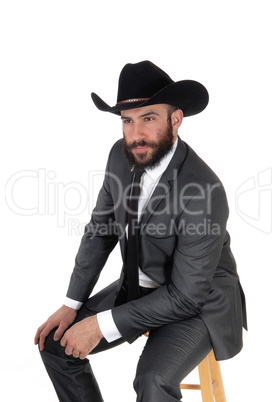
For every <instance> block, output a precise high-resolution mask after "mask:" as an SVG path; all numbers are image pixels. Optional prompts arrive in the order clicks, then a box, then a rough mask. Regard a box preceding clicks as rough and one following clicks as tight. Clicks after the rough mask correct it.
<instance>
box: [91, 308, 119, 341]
mask: <svg viewBox="0 0 277 402" xmlns="http://www.w3.org/2000/svg"><path fill="white" fill-rule="evenodd" d="M97 321H98V325H99V328H100V330H101V332H102V334H103V336H104V338H105V339H106V341H107V342H109V343H110V342H113V341H116V340H117V339H119V338H122V335H121V333H120V332H119V331H118V329H117V326H116V325H115V323H114V320H113V316H112V311H111V310H107V311H102V312H101V313H98V314H97Z"/></svg>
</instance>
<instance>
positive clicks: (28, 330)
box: [0, 0, 277, 402]
mask: <svg viewBox="0 0 277 402" xmlns="http://www.w3.org/2000/svg"><path fill="white" fill-rule="evenodd" d="M276 34H277V32H276V17H275V7H274V1H268V0H263V1H255V0H254V1H243V0H240V1H234V0H233V1H185V0H182V1H171V2H161V1H160V0H159V1H154V0H153V1H151V0H148V1H144V0H141V1H139V2H132V1H123V0H118V1H103V2H101V1H97V2H96V1H82V0H81V1H78V2H77V1H72V0H67V1H60V0H55V1H53V0H48V1H38V0H36V1H30V0H25V1H14V0H9V1H2V2H1V8H0V38H1V49H0V57H1V63H0V66H1V67H0V68H1V74H0V80H1V90H0V97H1V100H0V102H1V104H0V113H1V118H0V125H1V127H0V129H1V151H0V152H1V208H0V210H1V237H2V238H1V249H2V251H1V292H0V295H1V312H2V313H1V343H0V350H1V352H0V355H1V358H0V381H1V387H0V392H1V395H0V398H1V400H3V401H5V402H6V401H20V400H23V399H24V400H28V401H29V402H32V401H35V402H37V401H40V402H50V401H55V400H56V396H55V393H54V391H53V389H52V385H51V383H50V381H49V379H48V377H47V374H46V372H45V371H44V368H43V366H42V363H41V361H40V358H39V355H38V353H37V348H36V347H35V346H33V337H34V334H35V331H36V328H37V327H38V326H39V325H40V324H41V323H42V322H43V321H44V320H45V319H46V318H47V317H48V316H49V315H50V314H51V313H52V312H54V311H55V310H56V309H57V308H58V307H59V306H60V305H61V304H62V303H63V300H64V296H65V293H66V290H67V286H68V281H69V277H70V274H71V270H72V268H73V265H74V257H75V255H76V252H77V249H78V245H79V242H80V238H81V233H82V228H83V224H84V223H86V222H87V221H88V220H89V216H90V211H91V208H92V207H93V205H94V202H95V197H96V195H97V192H98V190H99V186H100V183H101V177H100V176H99V174H98V175H97V176H96V174H95V172H99V171H103V169H104V168H105V164H106V158H107V154H108V151H109V149H110V147H111V145H112V144H113V143H114V142H115V141H116V140H117V139H118V138H120V137H121V135H122V134H121V123H120V120H119V118H118V117H116V116H114V115H110V114H105V113H102V112H100V111H98V110H97V109H96V108H95V106H94V105H93V103H92V102H91V99H90V93H91V92H92V91H94V92H96V93H97V94H99V95H100V96H101V97H102V98H103V99H104V100H105V101H106V102H107V103H109V104H110V105H113V104H114V103H115V101H116V92H117V82H118V76H119V73H120V71H121V69H122V67H123V66H124V65H125V64H126V63H128V62H138V61H142V60H145V59H149V60H151V61H152V62H154V63H155V64H157V65H158V66H159V67H161V68H162V69H163V70H165V71H166V72H167V73H168V74H169V75H170V76H171V77H172V78H173V79H174V80H176V81H177V80H182V79H195V80H198V81H200V82H202V83H203V84H204V85H205V86H206V87H207V88H208V90H209V93H210V103H209V106H208V108H207V109H206V110H205V111H204V112H203V113H202V114H200V115H198V116H194V117H191V118H188V119H185V120H184V123H183V125H182V127H181V130H180V136H181V138H182V139H184V140H185V141H187V142H188V143H189V144H190V145H191V146H192V147H193V148H194V149H195V150H196V151H197V153H198V154H199V155H200V156H201V157H202V158H203V159H204V160H205V161H206V162H207V163H208V164H209V165H210V166H211V167H212V169H213V170H214V171H215V172H216V173H217V174H218V176H219V177H220V178H221V180H222V181H223V183H224V185H225V188H226V192H227V195H228V199H229V206H230V218H229V223H228V229H229V231H230V233H231V238H232V249H233V252H234V254H235V257H236V260H237V263H238V270H239V274H240V278H241V282H242V285H243V287H244V290H245V293H246V296H247V304H248V319H249V332H248V333H245V334H244V341H245V346H244V349H243V351H242V352H241V353H240V354H239V355H238V356H237V357H235V358H234V359H231V360H229V361H224V362H222V363H221V368H222V373H223V379H224V384H225V390H226V394H227V400H228V402H242V401H251V402H256V401H273V400H276V399H275V398H276V394H275V393H274V390H275V388H276V387H275V381H276V378H275V377H276V373H274V371H273V369H272V367H274V359H276V357H277V356H276V347H275V344H276V334H275V330H276V323H275V322H276V318H275V316H276V296H275V294H276V283H275V282H276V273H275V270H276V258H275V250H276V241H275V242H274V236H275V240H276V232H275V230H276V224H274V222H273V218H274V214H272V210H271V207H272V204H273V202H274V197H275V188H276V186H275V177H276V175H275V172H276V166H274V164H275V163H276V162H275V161H274V159H276V157H275V158H274V156H275V149H276V146H275V141H274V137H275V136H276V91H277V85H276V71H277V66H276ZM89 172H90V173H89ZM258 179H259V180H258ZM5 187H6V200H5V198H4V192H5ZM70 214H71V215H70ZM120 264H121V262H120V257H119V252H118V249H116V250H115V252H114V253H113V255H112V256H111V258H110V259H109V261H108V264H107V266H106V268H105V270H104V272H103V275H102V276H101V279H100V281H99V284H98V285H97V289H99V288H101V287H102V286H104V285H105V284H108V283H110V281H112V280H113V279H115V278H117V277H118V275H119V272H120ZM144 343H145V340H144V339H143V338H141V339H139V340H138V341H137V342H135V343H134V344H133V345H131V346H130V345H124V346H122V347H120V348H118V349H117V350H113V351H111V352H107V353H105V354H101V355H99V356H95V357H93V358H90V359H91V362H92V365H93V368H94V371H95V375H96V377H97V378H98V381H99V384H100V387H101V389H102V392H103V396H104V399H105V401H107V402H109V401H120V402H122V401H134V400H135V394H134V391H133V389H132V379H133V377H134V373H135V367H136V361H137V359H138V357H139V355H140V353H141V349H142V347H143V344H144ZM116 362H117V363H116ZM272 363H273V365H272ZM116 364H117V365H116ZM118 365H119V367H118ZM115 367H116V368H115ZM274 374H275V375H274ZM184 395H185V396H186V397H187V398H184V400H191V401H194V400H195V401H197V400H198V401H200V400H201V398H200V394H199V392H195V391H194V393H193V392H192V391H184Z"/></svg>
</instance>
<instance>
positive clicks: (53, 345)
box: [39, 328, 64, 359]
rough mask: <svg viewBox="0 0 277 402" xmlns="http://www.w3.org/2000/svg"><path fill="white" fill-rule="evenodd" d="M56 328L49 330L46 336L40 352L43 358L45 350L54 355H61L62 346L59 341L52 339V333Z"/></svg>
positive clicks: (62, 351)
mask: <svg viewBox="0 0 277 402" xmlns="http://www.w3.org/2000/svg"><path fill="white" fill-rule="evenodd" d="M56 329H57V328H55V329H54V330H53V331H51V332H50V334H49V335H48V336H47V338H46V340H45V344H44V349H43V351H42V352H41V351H40V349H39V351H40V354H41V357H42V359H43V357H44V354H45V352H46V353H48V354H51V355H55V356H62V355H63V353H64V348H63V347H62V346H61V344H60V341H54V334H55V331H56Z"/></svg>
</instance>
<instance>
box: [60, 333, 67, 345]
mask: <svg viewBox="0 0 277 402" xmlns="http://www.w3.org/2000/svg"><path fill="white" fill-rule="evenodd" d="M60 344H61V346H62V347H64V348H65V347H66V345H67V340H66V338H65V336H63V337H62V339H61V342H60Z"/></svg>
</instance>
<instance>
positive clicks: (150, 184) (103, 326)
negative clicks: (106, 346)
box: [64, 138, 178, 342]
mask: <svg viewBox="0 0 277 402" xmlns="http://www.w3.org/2000/svg"><path fill="white" fill-rule="evenodd" d="M177 143H178V138H177V140H176V141H175V143H174V144H173V146H172V148H171V150H170V152H168V154H167V155H166V156H165V157H164V158H163V159H162V160H161V162H160V164H159V165H158V166H157V167H155V168H150V169H146V170H145V173H144V174H143V176H142V177H141V182H140V185H141V193H140V196H139V202H138V220H140V216H141V214H142V212H143V210H144V208H145V207H146V205H147V203H148V201H149V199H150V198H151V196H152V194H153V191H154V190H155V188H156V186H157V184H158V182H159V180H160V178H161V176H162V174H163V172H164V171H165V170H166V168H167V166H168V165H169V163H170V161H171V159H172V157H173V155H174V152H175V150H176V148H177ZM139 285H140V286H142V287H144V288H158V287H160V285H159V284H158V283H157V282H156V281H154V280H153V279H151V278H150V277H149V276H148V275H146V274H145V273H144V272H142V271H141V269H140V268H139ZM64 304H65V305H66V306H68V307H71V308H74V309H76V310H79V309H80V308H81V306H82V304H83V303H81V302H79V301H77V300H73V299H70V298H68V297H66V300H65V303H64ZM97 320H98V324H99V327H100V330H101V332H102V334H103V336H104V338H105V339H106V340H107V341H108V342H112V341H115V340H116V339H119V338H121V334H120V332H119V331H118V329H117V327H116V325H115V323H114V320H113V317H112V313H111V310H107V311H103V312H101V313H98V314H97Z"/></svg>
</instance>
